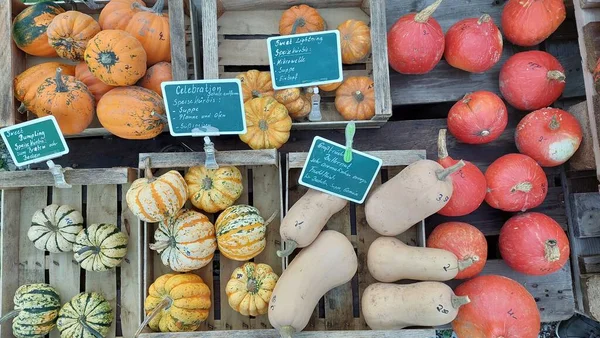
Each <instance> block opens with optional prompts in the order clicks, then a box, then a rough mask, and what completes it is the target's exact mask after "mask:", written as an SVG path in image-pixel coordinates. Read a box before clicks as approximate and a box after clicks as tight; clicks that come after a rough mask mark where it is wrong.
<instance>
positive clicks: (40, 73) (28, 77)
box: [13, 62, 75, 110]
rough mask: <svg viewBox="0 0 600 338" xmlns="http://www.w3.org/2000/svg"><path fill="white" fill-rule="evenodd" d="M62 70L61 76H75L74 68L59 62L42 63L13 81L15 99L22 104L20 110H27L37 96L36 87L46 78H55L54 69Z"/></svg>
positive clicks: (28, 69)
mask: <svg viewBox="0 0 600 338" xmlns="http://www.w3.org/2000/svg"><path fill="white" fill-rule="evenodd" d="M57 68H61V69H62V75H75V67H73V66H71V65H66V64H63V63H59V62H44V63H40V64H39V65H35V66H32V67H30V68H27V69H26V70H25V71H24V72H22V73H21V74H19V75H17V76H16V77H15V79H14V80H13V86H14V91H15V98H17V100H19V101H21V103H23V107H22V108H19V109H20V110H21V109H27V107H29V106H30V104H31V101H32V100H34V99H35V96H36V95H37V89H38V87H39V86H40V85H41V84H42V82H44V81H45V80H46V79H47V78H52V77H55V76H56V69H57Z"/></svg>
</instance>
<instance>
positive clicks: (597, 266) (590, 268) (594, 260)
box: [577, 253, 600, 275]
mask: <svg viewBox="0 0 600 338" xmlns="http://www.w3.org/2000/svg"><path fill="white" fill-rule="evenodd" d="M577 258H578V259H579V268H580V269H581V274H582V275H583V274H590V273H600V253H599V254H598V255H589V256H579V257H577Z"/></svg>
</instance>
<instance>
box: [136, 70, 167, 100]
mask: <svg viewBox="0 0 600 338" xmlns="http://www.w3.org/2000/svg"><path fill="white" fill-rule="evenodd" d="M172 80H173V71H172V67H171V64H170V63H169V62H159V63H157V64H155V65H154V66H152V67H150V68H148V70H147V71H146V75H144V77H143V78H142V79H141V80H140V81H139V82H138V86H140V87H144V88H146V89H150V90H151V91H153V92H155V93H157V94H158V95H160V96H161V97H162V89H161V87H160V84H161V83H163V82H165V81H172Z"/></svg>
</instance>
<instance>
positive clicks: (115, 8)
mask: <svg viewBox="0 0 600 338" xmlns="http://www.w3.org/2000/svg"><path fill="white" fill-rule="evenodd" d="M134 4H139V5H141V6H144V7H145V6H146V4H145V3H144V2H143V1H142V0H111V1H110V2H108V3H107V4H106V5H104V8H102V11H101V12H100V17H99V18H98V23H99V24H100V27H102V30H107V29H118V30H125V28H126V27H127V24H128V23H129V21H131V18H132V17H133V15H134V14H135V13H137V12H139V11H140V8H141V6H138V5H134Z"/></svg>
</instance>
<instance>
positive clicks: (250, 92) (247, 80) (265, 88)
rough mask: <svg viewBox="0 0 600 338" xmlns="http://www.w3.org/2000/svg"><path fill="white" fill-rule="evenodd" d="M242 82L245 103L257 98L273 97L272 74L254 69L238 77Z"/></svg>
mask: <svg viewBox="0 0 600 338" xmlns="http://www.w3.org/2000/svg"><path fill="white" fill-rule="evenodd" d="M236 78H237V79H239V80H240V82H242V93H243V95H244V103H245V102H248V101H250V100H252V99H254V98H257V97H263V96H273V83H272V82H271V73H270V72H260V71H258V70H255V69H252V70H249V71H247V72H245V73H242V74H239V75H238V76H236Z"/></svg>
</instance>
